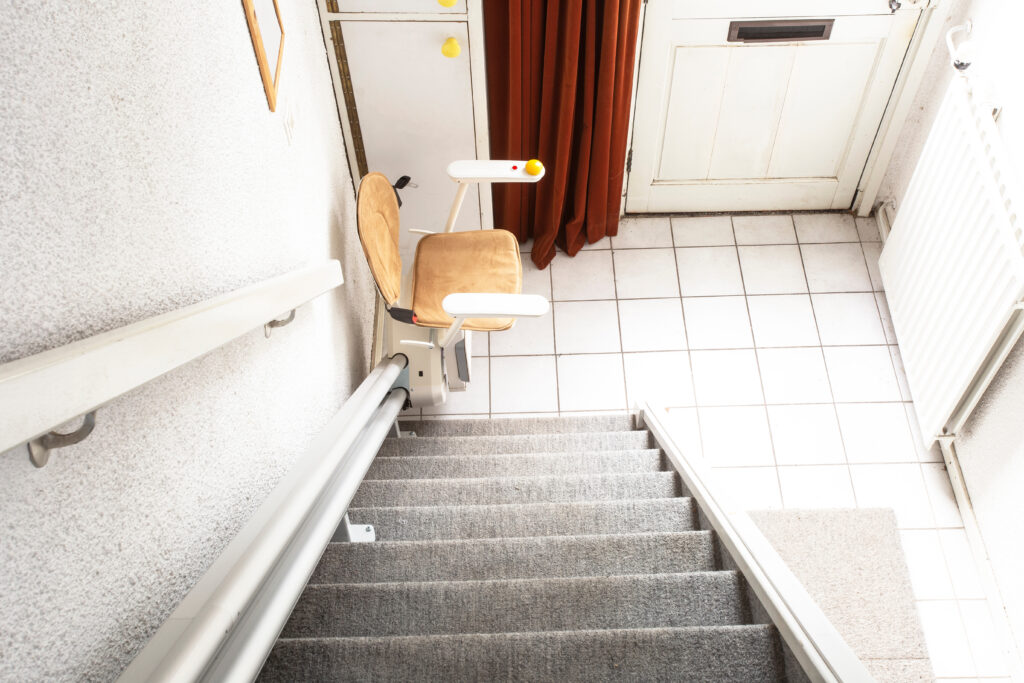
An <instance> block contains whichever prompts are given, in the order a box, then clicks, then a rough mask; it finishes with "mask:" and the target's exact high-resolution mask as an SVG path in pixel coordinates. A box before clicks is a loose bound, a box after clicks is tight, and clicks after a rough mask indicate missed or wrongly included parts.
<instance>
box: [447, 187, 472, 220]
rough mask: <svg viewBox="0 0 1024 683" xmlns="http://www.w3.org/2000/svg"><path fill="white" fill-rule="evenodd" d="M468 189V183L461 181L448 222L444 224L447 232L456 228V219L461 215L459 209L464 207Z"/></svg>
mask: <svg viewBox="0 0 1024 683" xmlns="http://www.w3.org/2000/svg"><path fill="white" fill-rule="evenodd" d="M468 189H469V184H468V183H462V182H460V183H459V189H458V191H457V192H456V193H455V201H453V202H452V210H451V212H450V213H449V214H448V222H447V223H446V224H445V226H444V231H445V232H452V231H453V230H455V220H456V219H457V218H458V217H459V209H461V208H462V200H463V199H465V198H466V190H468Z"/></svg>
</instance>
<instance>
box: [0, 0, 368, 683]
mask: <svg viewBox="0 0 1024 683" xmlns="http://www.w3.org/2000/svg"><path fill="white" fill-rule="evenodd" d="M280 4H281V12H282V14H283V19H284V22H285V29H286V31H287V36H286V39H285V47H284V63H283V67H282V77H281V78H282V85H281V94H280V99H279V107H278V113H276V114H275V113H271V112H270V111H269V109H268V108H267V103H266V98H265V95H264V92H263V86H262V83H261V81H260V77H259V72H258V70H257V66H256V62H255V58H254V55H253V49H252V44H251V42H250V39H249V32H248V29H247V27H246V22H245V17H244V14H243V11H242V6H241V3H240V2H239V1H238V0H228V1H226V2H214V3H210V2H202V1H200V0H180V1H179V2H171V3H169V2H152V1H149V0H146V1H142V0H140V1H138V2H130V3H107V2H77V3H68V2H57V1H56V0H33V1H32V2H15V1H13V0H0V16H2V17H3V21H2V22H0V149H2V150H3V152H2V158H0V362H4V361H9V360H12V359H15V358H20V357H23V356H27V355H30V354H33V353H37V352H39V351H42V350H45V349H49V348H53V347H55V346H59V345H62V344H65V343H68V342H70V341H73V340H76V339H80V338H83V337H86V336H89V335H92V334H95V333H98V332H101V331H103V330H107V329H111V328H114V327H118V326H121V325H124V324H127V323H130V322H134V321H137V320H140V319H142V318H145V317H148V316H151V315H155V314H158V313H162V312H165V311H168V310H173V309H175V308H178V307H181V306H184V305H186V304H190V303H194V302H196V301H200V300H203V299H206V298H209V297H211V296H214V295H216V294H220V293H223V292H227V291H230V290H233V289H235V288H238V287H241V286H244V285H246V284H250V283H252V282H256V281H260V280H263V279H266V278H268V277H272V276H274V275H277V274H279V273H282V272H286V271H288V270H291V269H294V268H297V267H300V266H302V265H305V264H307V263H311V262H317V261H322V260H324V259H326V258H340V259H341V260H342V267H343V270H344V274H345V280H346V282H345V284H344V285H343V286H342V287H340V288H339V289H338V290H336V291H335V292H334V293H333V294H331V295H327V296H324V297H321V298H320V299H318V300H316V301H315V302H314V303H313V304H312V305H308V306H305V307H303V308H301V309H299V311H298V317H297V319H296V321H295V322H294V323H293V324H292V325H290V326H288V327H285V328H283V329H279V330H276V331H275V332H274V335H273V337H272V338H271V339H269V340H267V339H264V338H263V334H262V331H256V332H253V333H251V334H249V335H247V336H246V337H244V338H242V339H241V340H238V341H237V342H235V343H232V344H230V345H228V346H226V347H224V348H222V349H220V350H218V351H216V352H214V353H211V354H209V355H207V356H206V357H204V358H202V359H200V360H198V361H196V362H194V363H192V364H190V365H188V366H186V367H184V368H181V369H179V370H178V371H176V372H173V373H171V374H169V375H167V376H165V377H163V378H161V379H159V380H157V381H155V382H152V383H151V384H149V385H147V386H144V387H141V388H139V389H137V390H136V391H134V392H132V393H131V394H129V395H127V396H124V397H122V398H121V399H118V400H117V401H115V402H113V403H112V404H111V405H109V406H107V407H105V408H103V409H101V410H100V412H99V415H98V419H97V427H96V430H95V432H94V433H93V435H92V436H91V437H90V438H89V439H88V440H87V441H86V442H84V443H83V444H81V445H79V446H75V447H72V448H68V449H65V450H62V451H58V452H57V453H56V454H55V455H54V456H53V457H52V458H51V462H50V464H49V465H48V466H47V467H46V468H44V469H41V470H36V469H35V468H33V467H32V466H31V465H30V464H29V462H28V460H27V458H26V457H25V453H24V451H22V450H18V449H15V450H13V451H10V452H7V453H2V454H0V577H2V579H0V582H2V583H0V585H2V588H0V680H5V681H6V680H17V681H28V680H46V681H55V680H108V679H110V678H112V677H114V676H115V675H116V674H117V673H118V672H119V671H120V670H121V669H122V668H123V667H124V665H125V664H126V663H127V662H128V661H129V660H130V659H131V657H132V656H133V655H134V654H135V653H136V652H137V651H138V650H139V649H140V648H141V647H142V646H143V645H144V644H145V641H146V640H147V639H148V637H149V636H150V635H151V634H152V632H153V631H154V630H155V629H156V627H157V626H158V625H159V624H160V623H161V622H162V620H163V619H164V618H165V617H166V616H167V615H168V614H169V613H170V611H171V610H172V609H173V607H174V606H175V605H176V604H177V602H178V601H179V600H180V599H181V597H182V596H183V595H184V594H185V593H186V592H187V591H188V589H189V587H190V586H191V585H192V584H193V583H194V582H195V580H196V579H197V578H198V577H199V576H200V575H201V574H202V573H203V571H205V569H206V568H207V567H208V566H209V564H210V563H211V562H212V561H213V560H214V558H216V556H217V555H218V553H219V552H220V551H221V549H222V548H223V547H224V545H225V544H226V543H227V542H228V540H230V538H231V537H232V536H233V535H234V533H235V532H236V531H237V530H238V529H239V528H240V527H241V525H242V524H243V523H244V522H245V521H246V519H247V518H248V516H249V515H250V514H251V513H252V511H253V510H254V509H255V508H256V507H257V506H258V505H259V503H260V502H261V500H262V499H263V497H264V496H265V494H266V493H267V492H268V491H269V490H270V489H271V488H272V487H273V486H274V485H275V484H276V482H277V481H278V480H279V478H280V477H281V476H282V475H283V473H284V472H285V471H286V470H287V468H288V467H289V465H290V464H291V463H292V462H293V461H294V460H295V458H296V457H297V456H298V455H300V454H301V452H302V451H303V449H304V447H305V446H306V445H307V444H308V443H309V442H310V440H311V439H312V437H313V436H314V435H315V434H316V433H317V432H318V431H319V430H320V429H321V428H322V426H323V425H324V424H325V423H326V421H327V420H328V418H329V416H330V415H331V414H332V413H333V412H334V411H335V410H337V409H338V407H339V406H340V405H341V403H342V402H343V401H344V399H345V398H346V397H347V396H348V395H349V393H350V392H351V390H352V388H353V387H354V386H355V385H356V384H357V383H358V382H359V381H360V380H361V379H362V377H363V376H364V375H365V373H366V371H367V369H368V368H367V363H368V356H369V336H370V330H371V322H372V302H373V289H372V284H371V282H370V280H369V276H368V273H367V271H366V268H365V265H364V263H363V259H362V254H361V251H360V249H359V245H358V242H357V240H356V238H355V226H354V203H353V198H352V185H351V180H350V178H349V174H348V168H347V164H346V160H345V153H344V147H343V141H342V137H341V133H340V128H339V123H338V116H337V109H336V105H335V102H334V95H333V91H332V89H331V81H330V74H329V71H328V67H327V61H326V60H327V57H326V52H325V48H324V43H323V39H322V36H321V33H320V28H319V18H318V16H317V11H316V5H315V3H314V0H299V1H298V2H282V3H280ZM289 110H290V111H292V112H293V114H294V118H295V121H296V127H295V135H294V140H293V142H292V143H291V144H289V143H288V140H287V138H286V135H285V130H284V126H283V121H284V117H285V114H286V113H287V112H288V111H289ZM0 419H2V416H0Z"/></svg>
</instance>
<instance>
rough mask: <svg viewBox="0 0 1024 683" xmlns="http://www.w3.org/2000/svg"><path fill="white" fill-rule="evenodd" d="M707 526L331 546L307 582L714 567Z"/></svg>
mask: <svg viewBox="0 0 1024 683" xmlns="http://www.w3.org/2000/svg"><path fill="white" fill-rule="evenodd" d="M715 568H716V567H715V547H714V539H713V536H712V534H711V532H710V531H682V532H677V533H658V534H618V535H600V536H539V537H532V538H489V539H473V540H447V541H412V542H409V541H396V542H386V541H385V542H376V543H332V544H330V545H329V546H328V547H327V550H326V551H325V552H324V555H323V558H322V559H321V560H320V564H319V565H318V566H317V568H316V571H314V572H313V576H312V577H311V578H310V580H309V583H310V584H311V585H312V584H323V583H384V582H391V581H474V580H483V579H532V578H553V577H570V576H615V575H625V574H641V573H651V574H671V573H683V572H697V571H712V570H714V569H715Z"/></svg>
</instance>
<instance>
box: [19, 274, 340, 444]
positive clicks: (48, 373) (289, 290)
mask: <svg viewBox="0 0 1024 683" xmlns="http://www.w3.org/2000/svg"><path fill="white" fill-rule="evenodd" d="M342 281H343V280H342V274H341V264H340V263H338V261H333V260H332V261H327V262H325V263H322V264H319V265H316V266H311V267H308V268H303V269H301V270H297V271H294V272H291V273H288V274H285V275H281V276H279V277H276V278H272V279H270V280H266V281H264V282H260V283H257V284H254V285H251V286H249V287H244V288H242V289H239V290H236V291H234V292H230V293H228V294H223V295H221V296H217V297H214V298H212V299H209V300H207V301H203V302H201V303H198V304H194V305H192V306H186V307H184V308H181V309H179V310H176V311H172V312H170V313H165V314H163V315H158V316H155V317H152V318H148V319H146V320H142V321H140V322H137V323H134V324H131V325H127V326H125V327H120V328H118V329H116V330H110V331H109V332H104V333H102V334H97V335H95V336H92V337H89V338H87V339H82V340H80V341H77V342H74V343H71V344H67V345H66V346H61V347H60V348H56V349H52V350H50V351H44V352H43V353H39V354H36V355H34V356H29V357H27V358H22V359H20V360H16V361H12V362H10V363H6V364H4V365H0V452H2V451H5V450H7V449H9V448H13V447H15V446H17V445H19V444H23V443H26V442H28V441H30V440H32V439H35V438H36V437H39V436H40V435H42V434H46V433H47V432H49V431H50V430H52V429H54V428H55V427H57V426H58V425H60V424H63V423H64V422H67V421H68V420H72V419H74V418H76V417H78V416H79V415H85V414H86V413H89V412H90V411H92V410H95V409H96V408H97V407H99V406H102V405H103V404H105V403H107V402H109V401H112V400H113V399H115V398H117V397H118V396H121V395H122V394H124V393H126V392H128V391H131V390H132V389H135V388H136V387H138V386H141V385H143V384H145V383H147V382H149V381H151V380H154V379H156V378H157V377H160V376H161V375H164V374H165V373H167V372H170V371H171V370H174V369H175V368H177V367H180V366H182V365H184V364H185V363H188V362H189V361H192V360H194V359H196V358H198V357H199V356H202V355H204V354H206V353H209V352H210V351H213V350H214V349H216V348H218V347H220V346H223V345H224V344H227V343H228V342H230V341H232V340H234V339H236V338H238V337H240V336H242V335H243V334H245V333H246V332H249V331H251V330H253V329H256V328H259V327H261V326H263V325H265V324H266V323H268V322H270V321H272V320H274V319H275V318H277V317H279V316H281V315H283V314H287V313H288V311H290V310H293V309H295V308H296V307H298V306H301V305H302V304H304V303H306V302H307V301H309V300H310V299H312V298H314V297H316V296H319V295H320V294H323V293H324V292H326V291H328V290H331V289H333V288H335V287H337V286H338V285H340V284H341V283H342Z"/></svg>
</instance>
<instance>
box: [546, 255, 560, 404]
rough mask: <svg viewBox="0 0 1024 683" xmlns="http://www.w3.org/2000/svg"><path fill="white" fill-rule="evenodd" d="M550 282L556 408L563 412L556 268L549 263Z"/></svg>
mask: <svg viewBox="0 0 1024 683" xmlns="http://www.w3.org/2000/svg"><path fill="white" fill-rule="evenodd" d="M547 271H548V282H550V283H551V302H550V305H551V349H552V350H553V351H554V354H552V355H553V356H554V359H553V360H554V363H555V409H556V410H557V411H558V414H559V415H561V414H562V384H561V383H560V382H559V381H558V335H557V333H556V329H557V328H556V326H555V270H554V268H552V267H551V265H550V264H548V268H547Z"/></svg>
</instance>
